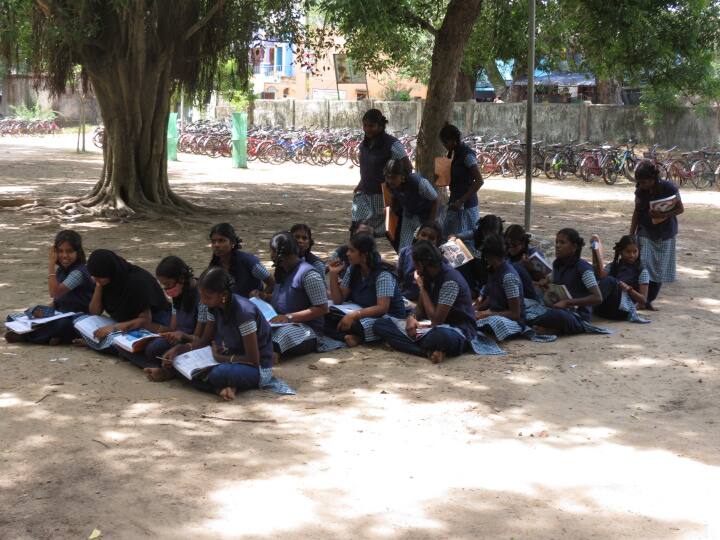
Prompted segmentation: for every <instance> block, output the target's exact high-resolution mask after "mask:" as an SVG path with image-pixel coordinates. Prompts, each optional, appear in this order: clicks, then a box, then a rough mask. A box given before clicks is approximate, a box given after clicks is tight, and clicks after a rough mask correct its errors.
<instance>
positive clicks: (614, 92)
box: [595, 78, 623, 105]
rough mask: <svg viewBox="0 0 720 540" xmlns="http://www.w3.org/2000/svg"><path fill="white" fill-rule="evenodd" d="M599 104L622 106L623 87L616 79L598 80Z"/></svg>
mask: <svg viewBox="0 0 720 540" xmlns="http://www.w3.org/2000/svg"><path fill="white" fill-rule="evenodd" d="M596 81H597V82H596V85H597V86H596V87H595V90H596V92H597V102H598V103H603V104H605V105H622V104H623V100H622V86H620V83H619V82H618V81H617V80H616V79H599V78H598V79H596Z"/></svg>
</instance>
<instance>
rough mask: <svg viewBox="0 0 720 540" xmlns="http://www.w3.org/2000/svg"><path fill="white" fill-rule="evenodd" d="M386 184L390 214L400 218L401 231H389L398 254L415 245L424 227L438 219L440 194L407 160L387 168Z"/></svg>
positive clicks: (397, 161)
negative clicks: (414, 240) (414, 170)
mask: <svg viewBox="0 0 720 540" xmlns="http://www.w3.org/2000/svg"><path fill="white" fill-rule="evenodd" d="M384 173H385V184H386V185H387V187H388V189H389V191H390V195H391V198H392V200H391V203H390V211H391V212H394V213H395V214H396V215H397V216H398V218H399V227H398V229H399V230H395V231H387V233H388V235H389V236H390V237H391V238H393V240H392V241H391V243H392V245H393V247H394V248H395V251H396V252H398V253H399V252H400V250H402V249H403V248H405V247H407V246H409V245H410V244H412V241H413V238H414V236H415V232H416V231H417V229H418V228H419V227H420V225H421V224H422V223H424V222H426V221H429V220H431V219H434V218H435V211H436V208H437V207H436V201H437V191H435V188H434V187H433V186H432V184H431V183H430V182H428V180H427V179H426V178H423V177H422V176H420V175H419V174H417V173H413V172H412V170H411V169H409V168H408V163H407V161H406V160H396V159H391V160H390V161H388V162H387V163H386V164H385V170H384Z"/></svg>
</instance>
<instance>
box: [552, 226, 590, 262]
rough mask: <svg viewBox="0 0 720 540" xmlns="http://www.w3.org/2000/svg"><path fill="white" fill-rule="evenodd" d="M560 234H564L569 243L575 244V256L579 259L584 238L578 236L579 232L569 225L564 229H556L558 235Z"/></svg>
mask: <svg viewBox="0 0 720 540" xmlns="http://www.w3.org/2000/svg"><path fill="white" fill-rule="evenodd" d="M561 234H562V235H563V236H566V237H567V239H568V240H569V241H570V243H571V244H575V257H577V258H578V259H579V258H580V255H581V254H582V248H583V246H584V245H585V240H583V237H582V236H580V233H579V232H577V231H576V230H575V229H572V228H570V227H567V228H565V229H560V230H559V231H558V235H561Z"/></svg>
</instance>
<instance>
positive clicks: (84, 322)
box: [73, 315, 160, 352]
mask: <svg viewBox="0 0 720 540" xmlns="http://www.w3.org/2000/svg"><path fill="white" fill-rule="evenodd" d="M113 324H115V321H114V320H112V319H111V318H110V317H103V316H102V315H88V316H87V317H80V318H79V319H77V320H76V321H75V323H74V324H73V325H74V326H75V330H77V331H78V332H79V333H80V335H81V336H82V337H83V339H84V340H85V342H86V343H87V344H88V345H89V346H90V347H92V348H93V349H96V350H102V349H107V348H108V347H110V346H111V345H114V346H116V347H119V348H121V349H124V350H126V351H128V352H139V351H142V350H143V349H144V348H145V345H146V344H147V342H148V341H150V340H151V339H153V338H156V337H160V336H159V334H155V333H153V332H151V331H150V330H146V329H145V328H138V329H136V330H130V331H129V332H125V333H122V332H112V333H110V334H108V335H107V337H105V338H104V339H102V340H98V339H97V338H96V337H95V330H97V329H98V328H102V327H104V326H109V325H113Z"/></svg>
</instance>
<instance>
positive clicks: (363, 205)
mask: <svg viewBox="0 0 720 540" xmlns="http://www.w3.org/2000/svg"><path fill="white" fill-rule="evenodd" d="M352 220H353V221H363V220H365V221H367V222H368V224H369V225H370V226H372V227H373V228H374V229H375V235H383V234H385V199H384V198H383V196H382V194H375V195H369V194H367V193H356V194H355V196H354V197H353V201H352Z"/></svg>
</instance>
